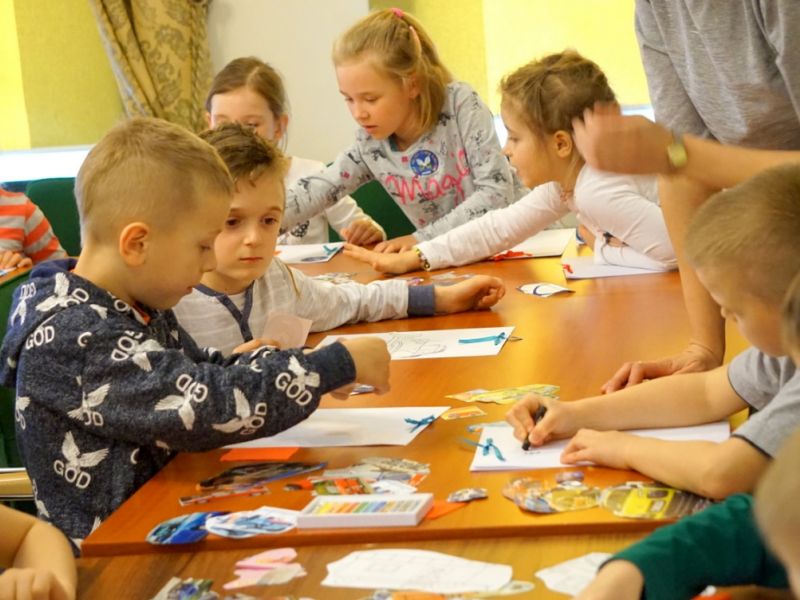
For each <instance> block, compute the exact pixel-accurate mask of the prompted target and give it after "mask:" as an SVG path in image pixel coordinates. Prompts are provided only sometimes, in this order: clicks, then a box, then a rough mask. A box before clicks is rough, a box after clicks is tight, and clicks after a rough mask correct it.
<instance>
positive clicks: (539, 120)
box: [499, 50, 616, 138]
mask: <svg viewBox="0 0 800 600" xmlns="http://www.w3.org/2000/svg"><path fill="white" fill-rule="evenodd" d="M499 87H500V93H501V94H502V96H503V102H504V103H506V104H510V106H511V107H513V109H514V112H516V113H518V114H519V116H520V117H521V118H522V120H523V121H525V123H527V125H528V127H530V129H531V131H532V132H533V133H534V134H535V135H536V136H537V137H539V138H543V137H544V136H546V135H548V134H553V133H555V132H556V131H567V132H569V133H571V132H572V119H576V118H578V119H581V118H583V111H584V110H586V109H587V108H592V107H593V106H594V104H595V102H615V101H616V99H615V96H614V92H613V90H612V89H611V86H610V85H609V84H608V79H607V78H606V76H605V73H603V71H602V69H600V67H598V66H597V64H596V63H594V62H592V61H591V60H589V59H588V58H584V57H583V56H581V55H580V54H578V53H577V52H576V51H575V50H564V51H563V52H559V53H556V54H548V55H547V56H544V57H542V58H540V59H538V60H533V61H531V62H529V63H527V64H525V65H523V66H521V67H519V68H518V69H516V70H515V71H513V72H512V73H510V74H508V75H506V76H505V77H503V79H502V81H500V86H499Z"/></svg>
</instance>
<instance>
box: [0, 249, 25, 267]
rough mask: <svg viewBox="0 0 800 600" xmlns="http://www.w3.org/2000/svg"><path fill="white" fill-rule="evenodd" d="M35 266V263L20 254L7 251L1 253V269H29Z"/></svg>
mask: <svg viewBox="0 0 800 600" xmlns="http://www.w3.org/2000/svg"><path fill="white" fill-rule="evenodd" d="M32 266H33V261H32V260H31V259H30V258H28V257H27V256H25V255H24V254H21V253H19V252H14V251H13V250H5V251H4V252H2V253H0V269H13V268H17V269H27V268H28V267H32Z"/></svg>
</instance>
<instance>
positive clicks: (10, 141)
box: [0, 0, 31, 150]
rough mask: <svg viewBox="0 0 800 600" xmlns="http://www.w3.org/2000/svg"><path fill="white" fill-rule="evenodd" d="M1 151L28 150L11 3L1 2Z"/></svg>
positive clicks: (14, 23)
mask: <svg viewBox="0 0 800 600" xmlns="http://www.w3.org/2000/svg"><path fill="white" fill-rule="evenodd" d="M0 115H2V118H0V150H13V149H17V148H29V147H30V144H31V138H30V134H29V133H28V114H27V111H26V110H25V95H24V94H23V91H22V71H21V69H20V63H19V45H18V44H17V28H16V21H15V19H14V2H13V0H0Z"/></svg>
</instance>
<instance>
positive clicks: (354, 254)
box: [344, 244, 422, 273]
mask: <svg viewBox="0 0 800 600" xmlns="http://www.w3.org/2000/svg"><path fill="white" fill-rule="evenodd" d="M344 255H345V256H349V257H351V258H355V259H356V260H360V261H361V262H365V263H367V264H368V265H369V266H371V267H372V268H373V269H375V270H376V271H377V272H378V273H408V272H409V271H418V270H419V269H421V268H422V265H420V264H419V256H418V255H417V253H416V252H414V251H413V250H410V251H408V252H400V253H398V254H382V253H380V252H373V251H372V250H367V249H366V248H361V247H359V246H353V245H352V244H345V245H344Z"/></svg>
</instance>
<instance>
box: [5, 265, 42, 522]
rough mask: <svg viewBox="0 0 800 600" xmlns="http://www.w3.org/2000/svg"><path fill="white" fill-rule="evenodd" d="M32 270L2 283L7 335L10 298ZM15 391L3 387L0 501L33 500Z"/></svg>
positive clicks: (29, 507)
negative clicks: (21, 446)
mask: <svg viewBox="0 0 800 600" xmlns="http://www.w3.org/2000/svg"><path fill="white" fill-rule="evenodd" d="M29 274H30V271H23V272H21V273H18V274H13V275H10V276H9V277H8V279H6V280H5V281H3V282H2V283H0V332H1V333H2V336H3V337H5V333H6V327H7V325H8V315H9V313H10V312H11V299H12V296H13V294H14V290H16V289H17V288H18V287H19V286H20V285H21V284H23V283H25V282H26V281H28V275H29ZM14 400H15V393H14V390H13V389H11V388H7V387H3V386H0V468H2V471H3V472H0V500H21V499H22V500H30V499H32V498H33V492H32V491H31V482H30V479H28V475H27V473H25V469H24V468H23V467H22V459H21V458H20V455H19V450H18V449H17V434H16V430H15V428H14ZM15 507H16V508H18V509H20V510H25V511H27V512H33V509H34V507H33V505H32V504H30V503H19V504H15Z"/></svg>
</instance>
